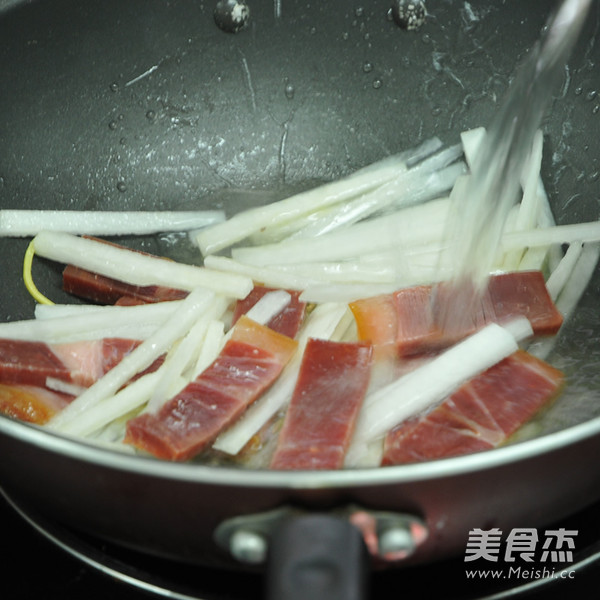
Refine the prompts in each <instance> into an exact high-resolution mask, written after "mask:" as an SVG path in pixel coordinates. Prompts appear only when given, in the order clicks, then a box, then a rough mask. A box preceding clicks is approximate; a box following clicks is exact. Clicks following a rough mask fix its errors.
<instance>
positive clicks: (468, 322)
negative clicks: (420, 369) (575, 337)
mask: <svg viewBox="0 0 600 600" xmlns="http://www.w3.org/2000/svg"><path fill="white" fill-rule="evenodd" d="M434 293H435V294H436V296H435V302H433V294H434ZM451 293H452V292H451V290H450V287H449V286H445V285H444V284H441V285H439V286H436V287H435V288H434V287H433V286H417V287H414V288H406V289H402V290H398V291H397V292H394V293H393V294H388V295H383V296H377V297H374V298H366V299H364V300H358V301H356V302H353V303H352V304H351V305H350V308H351V309H352V312H353V314H354V317H355V320H356V323H357V329H358V335H359V339H360V340H362V341H368V342H370V343H372V344H374V345H375V346H376V348H379V347H384V348H393V349H394V351H395V352H396V353H397V354H398V355H399V356H410V355H414V354H420V353H425V352H432V351H437V350H441V349H443V348H445V347H447V346H449V345H451V344H453V343H455V342H456V341H459V340H460V339H462V338H464V337H466V336H467V335H470V334H472V333H474V332H475V331H477V330H478V329H480V328H481V327H483V326H484V325H486V324H488V323H490V322H496V323H501V322H503V321H506V320H508V319H509V318H511V317H516V316H525V317H527V318H528V319H529V321H530V322H531V325H532V328H533V331H534V334H536V335H551V334H554V333H556V332H557V331H558V329H559V328H560V326H561V324H562V320H563V318H562V315H561V314H560V312H559V311H558V309H557V308H556V306H555V305H554V303H553V302H552V299H551V298H550V295H549V294H548V291H547V289H546V284H545V282H544V278H543V275H542V274H541V272H539V271H522V272H514V273H504V274H501V275H493V276H491V277H490V279H489V285H488V288H487V290H486V291H485V293H484V294H483V297H482V299H481V302H480V303H479V304H478V305H477V306H476V307H475V308H474V309H473V310H471V311H470V312H469V314H467V315H462V316H463V317H464V318H463V323H461V326H460V328H459V329H458V330H452V331H451V332H449V331H445V330H441V329H440V328H439V327H438V325H437V323H438V322H439V320H440V319H439V318H438V315H439V314H441V313H442V312H443V311H444V309H445V306H446V305H447V303H448V302H449V301H451V296H450V294H451ZM392 311H393V312H394V313H395V316H394V317H392V316H391V313H392Z"/></svg>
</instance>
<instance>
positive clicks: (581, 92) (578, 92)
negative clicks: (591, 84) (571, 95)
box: [575, 86, 583, 96]
mask: <svg viewBox="0 0 600 600" xmlns="http://www.w3.org/2000/svg"><path fill="white" fill-rule="evenodd" d="M581 94H583V88H582V87H581V86H579V87H576V88H575V95H576V96H581Z"/></svg>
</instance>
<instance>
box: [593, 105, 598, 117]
mask: <svg viewBox="0 0 600 600" xmlns="http://www.w3.org/2000/svg"><path fill="white" fill-rule="evenodd" d="M599 112H600V104H596V106H594V108H592V114H593V115H597V114H598V113H599Z"/></svg>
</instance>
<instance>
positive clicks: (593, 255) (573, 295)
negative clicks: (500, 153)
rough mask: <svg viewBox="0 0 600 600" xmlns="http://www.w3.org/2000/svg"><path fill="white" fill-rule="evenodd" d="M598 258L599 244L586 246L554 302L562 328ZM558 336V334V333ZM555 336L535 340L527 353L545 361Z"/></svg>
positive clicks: (579, 298) (594, 269)
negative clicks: (559, 314)
mask: <svg viewBox="0 0 600 600" xmlns="http://www.w3.org/2000/svg"><path fill="white" fill-rule="evenodd" d="M599 258H600V245H599V244H586V245H585V246H584V247H583V250H582V251H581V254H580V255H579V260H578V261H577V263H576V265H575V267H574V268H573V271H572V272H571V276H570V277H569V279H568V281H567V283H566V284H565V285H564V287H563V291H562V293H561V294H560V295H559V296H558V299H557V300H556V303H555V304H556V308H557V309H558V310H559V311H560V313H561V314H562V316H563V319H564V321H563V326H564V323H566V322H567V321H568V320H569V318H570V317H571V315H572V314H573V312H574V311H575V308H576V307H577V305H578V304H579V301H580V300H581V297H582V296H583V294H584V292H585V290H586V289H587V287H588V285H589V283H590V280H591V278H592V277H593V275H594V272H595V271H596V266H597V265H598V260H599ZM559 336H560V332H559ZM556 341H557V336H552V337H550V338H546V339H543V340H537V341H535V342H533V343H532V344H530V346H529V347H528V348H527V351H528V352H529V353H531V354H533V355H534V356H537V357H538V358H541V359H542V360H546V358H547V356H548V355H549V354H550V352H552V349H553V348H554V345H555V344H556Z"/></svg>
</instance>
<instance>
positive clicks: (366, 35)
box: [363, 33, 371, 42]
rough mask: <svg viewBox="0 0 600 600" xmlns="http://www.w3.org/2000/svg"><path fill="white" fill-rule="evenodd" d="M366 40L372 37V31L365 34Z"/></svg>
mask: <svg viewBox="0 0 600 600" xmlns="http://www.w3.org/2000/svg"><path fill="white" fill-rule="evenodd" d="M363 37H364V39H365V41H367V42H368V41H369V40H370V39H371V34H370V33H365V35H364V36H363Z"/></svg>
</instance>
